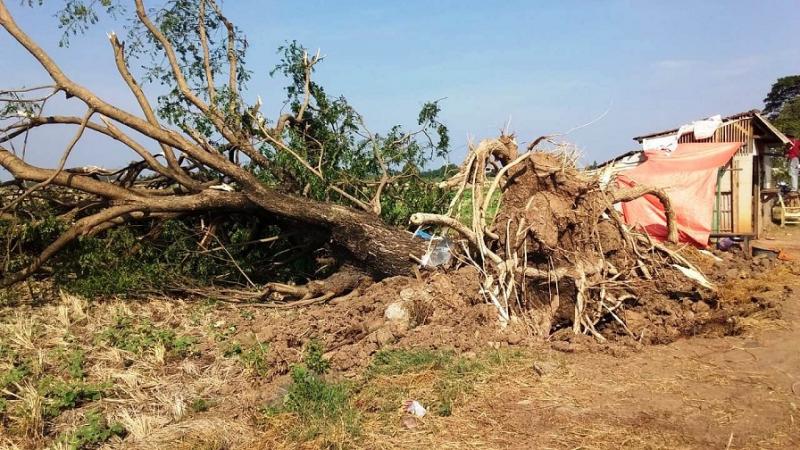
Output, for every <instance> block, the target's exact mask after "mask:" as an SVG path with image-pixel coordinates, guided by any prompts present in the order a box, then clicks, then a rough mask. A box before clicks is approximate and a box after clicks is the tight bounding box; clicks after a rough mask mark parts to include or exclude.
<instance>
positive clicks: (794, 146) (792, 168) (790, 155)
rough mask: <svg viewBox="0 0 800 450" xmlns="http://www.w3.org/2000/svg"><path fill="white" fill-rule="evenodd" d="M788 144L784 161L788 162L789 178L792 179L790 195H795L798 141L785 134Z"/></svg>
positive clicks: (799, 166) (799, 164)
mask: <svg viewBox="0 0 800 450" xmlns="http://www.w3.org/2000/svg"><path fill="white" fill-rule="evenodd" d="M786 137H788V138H789V143H788V144H787V147H788V150H786V159H788V160H789V176H790V177H792V193H794V194H796V193H797V175H798V173H797V172H798V170H800V140H798V139H795V137H794V136H793V135H791V134H787V135H786Z"/></svg>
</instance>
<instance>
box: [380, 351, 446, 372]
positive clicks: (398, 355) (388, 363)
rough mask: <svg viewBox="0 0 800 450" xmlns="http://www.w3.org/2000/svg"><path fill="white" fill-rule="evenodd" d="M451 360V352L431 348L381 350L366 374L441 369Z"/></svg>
mask: <svg viewBox="0 0 800 450" xmlns="http://www.w3.org/2000/svg"><path fill="white" fill-rule="evenodd" d="M452 361H453V353H452V352H445V351H433V350H399V349H398V350H381V351H379V352H378V353H376V354H375V356H374V357H373V359H372V363H371V364H370V366H369V368H368V369H367V376H368V377H370V376H377V375H402V374H404V373H412V372H421V371H423V370H428V369H442V368H444V367H446V366H448V365H449V364H451V363H452Z"/></svg>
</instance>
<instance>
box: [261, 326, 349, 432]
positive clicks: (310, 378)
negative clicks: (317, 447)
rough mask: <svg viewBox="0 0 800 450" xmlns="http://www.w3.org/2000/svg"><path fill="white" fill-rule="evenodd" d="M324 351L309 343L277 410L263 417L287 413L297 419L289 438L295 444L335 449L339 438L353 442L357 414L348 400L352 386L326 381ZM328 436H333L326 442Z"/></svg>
mask: <svg viewBox="0 0 800 450" xmlns="http://www.w3.org/2000/svg"><path fill="white" fill-rule="evenodd" d="M323 354H324V348H323V346H322V344H321V343H319V341H311V342H310V343H309V344H308V345H307V347H306V351H305V357H304V359H303V363H302V364H297V365H295V366H293V367H292V368H291V379H292V383H291V385H289V388H288V389H287V392H286V396H285V397H284V399H283V402H282V404H281V405H280V406H279V407H271V408H267V409H266V410H265V412H266V415H267V418H269V417H271V416H275V415H277V414H281V413H291V414H293V415H294V416H295V417H296V418H297V419H298V425H297V426H296V427H294V428H293V430H294V431H293V433H292V436H290V437H291V438H293V439H295V440H297V441H310V440H318V441H321V445H322V446H323V447H325V448H339V447H340V443H341V441H342V439H341V436H346V437H347V440H348V441H350V442H355V441H356V440H357V439H358V437H359V435H360V434H361V414H360V413H359V411H358V410H357V409H356V408H355V407H354V406H353V404H352V401H351V398H352V397H353V394H354V392H355V386H354V385H353V384H351V383H347V382H335V381H330V380H327V379H326V378H325V376H324V374H325V372H327V371H328V369H329V368H330V362H329V361H327V360H326V359H324V358H323V357H322V355H323ZM330 436H337V437H336V438H331V439H329V438H328V437H330Z"/></svg>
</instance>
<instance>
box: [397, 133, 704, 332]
mask: <svg viewBox="0 0 800 450" xmlns="http://www.w3.org/2000/svg"><path fill="white" fill-rule="evenodd" d="M542 141H549V140H548V139H547V138H542V139H539V140H537V142H536V143H537V144H538V143H540V142H542ZM574 159H575V158H574V156H572V155H570V153H569V152H567V151H564V150H563V149H559V150H558V151H556V152H543V151H539V150H536V148H535V146H534V147H532V148H531V149H530V151H529V152H527V153H524V154H522V155H520V154H519V152H518V150H517V145H516V143H515V142H514V139H513V136H501V137H500V138H499V139H492V140H486V141H483V142H481V143H480V144H479V145H478V146H477V147H474V148H471V149H470V152H469V154H468V155H467V158H466V160H465V163H464V165H463V166H462V167H461V170H460V172H459V173H458V174H457V175H456V176H454V177H453V178H451V179H450V180H447V181H445V182H444V183H442V185H443V186H448V187H451V188H453V189H455V190H456V197H455V199H454V200H453V203H452V204H451V208H450V211H449V214H448V215H431V214H416V215H414V216H413V217H412V219H411V220H412V222H413V223H414V224H417V225H425V224H428V225H435V226H442V227H447V228H449V229H451V230H453V231H454V232H455V233H456V234H457V235H458V236H460V237H461V239H462V241H463V245H462V247H463V251H462V252H461V255H460V256H461V257H462V261H463V263H465V264H471V265H474V266H476V267H477V268H478V269H479V270H480V273H481V274H482V277H483V282H482V293H483V295H484V296H485V298H486V299H487V301H489V302H491V303H492V304H494V305H495V306H496V307H497V309H498V312H499V315H500V319H501V320H502V321H509V320H511V319H512V318H513V317H517V318H518V319H521V320H524V321H526V323H528V325H530V328H531V329H532V330H533V332H534V333H536V334H538V335H542V336H547V335H549V334H550V333H551V332H552V331H553V330H555V329H557V328H564V327H569V328H571V329H572V330H573V332H575V333H584V334H589V335H591V336H594V337H595V338H596V339H597V340H598V341H603V340H604V339H605V338H604V337H603V335H602V334H601V332H600V331H599V329H600V327H601V326H602V325H603V324H605V323H607V322H613V323H615V324H617V325H618V326H619V327H620V328H621V329H622V330H623V332H625V333H630V330H629V329H628V327H627V325H626V324H625V321H624V320H623V319H622V317H621V316H620V314H619V312H620V311H621V310H622V309H623V308H624V307H625V305H626V304H629V303H632V302H636V301H641V300H642V299H643V297H645V294H646V293H647V289H653V286H656V288H655V290H656V291H660V292H669V291H670V290H671V289H676V290H682V289H685V286H684V285H685V284H687V283H689V284H692V285H699V286H702V287H703V288H706V289H713V286H712V285H711V284H710V283H708V281H707V280H705V278H704V277H703V275H702V274H701V273H700V272H699V271H698V270H697V269H696V268H695V267H693V266H692V265H691V264H689V262H688V261H686V260H685V259H684V258H682V257H681V256H680V255H678V254H677V253H675V252H673V251H671V250H669V249H668V248H667V247H665V246H663V245H661V244H658V243H653V242H652V241H651V240H650V239H649V237H648V236H646V235H642V234H639V233H637V232H634V231H632V230H629V229H628V227H627V226H626V225H625V224H624V223H623V222H622V220H621V218H620V216H619V214H618V213H617V212H616V210H615V209H614V206H613V205H614V204H615V203H619V202H626V201H631V200H634V199H636V198H639V197H642V196H644V195H652V196H654V197H656V198H658V199H659V201H660V202H661V203H662V204H663V206H664V209H665V212H666V218H667V227H668V230H669V236H668V240H669V241H671V242H677V239H678V231H677V227H676V223H675V213H674V211H673V209H672V205H671V203H670V200H669V197H668V196H667V194H666V193H665V192H664V191H663V190H659V189H654V188H651V187H647V186H637V187H635V188H631V189H624V190H613V189H612V190H604V189H602V188H601V186H600V184H599V183H598V181H597V179H596V178H594V177H591V176H589V175H587V174H585V173H584V172H581V171H579V170H578V169H577V168H576V167H575V161H574ZM492 169H493V170H494V172H495V173H494V174H493V176H491V177H490V176H489V174H490V173H491V170H492ZM467 190H470V191H471V192H470V193H471V194H472V195H471V196H465V195H464V193H465V192H466V191H467ZM498 190H499V191H500V192H501V204H500V206H499V209H498V210H497V213H496V215H494V217H490V214H489V213H490V211H489V209H490V206H491V204H492V201H494V200H493V196H494V194H495V192H496V191H498ZM467 199H469V200H467ZM465 201H470V202H471V205H469V206H471V210H472V215H471V217H470V218H469V220H470V222H471V223H469V224H468V225H465V224H464V223H462V222H460V221H459V220H457V219H456V212H457V211H461V210H463V209H464V206H465V205H463V203H464V202H465ZM462 220H463V219H462ZM645 282H648V283H650V285H649V286H647V287H645V286H644V283H645ZM654 282H655V283H654ZM689 290H691V288H689Z"/></svg>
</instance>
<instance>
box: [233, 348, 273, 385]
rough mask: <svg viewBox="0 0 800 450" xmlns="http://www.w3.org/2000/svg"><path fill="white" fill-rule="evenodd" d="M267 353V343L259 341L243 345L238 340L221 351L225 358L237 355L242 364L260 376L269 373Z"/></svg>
mask: <svg viewBox="0 0 800 450" xmlns="http://www.w3.org/2000/svg"><path fill="white" fill-rule="evenodd" d="M268 354H269V343H267V342H260V341H259V342H256V343H255V344H254V345H253V346H252V347H243V346H242V344H240V343H239V342H232V343H230V344H229V345H228V347H227V348H226V349H225V351H224V352H223V355H224V356H225V357H226V358H232V357H238V358H239V360H240V361H241V362H242V365H244V366H245V367H246V368H248V369H250V370H252V371H253V372H255V373H256V374H258V375H259V376H262V377H265V376H267V375H268V373H269V369H270V366H269V361H268V360H267V355H268Z"/></svg>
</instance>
